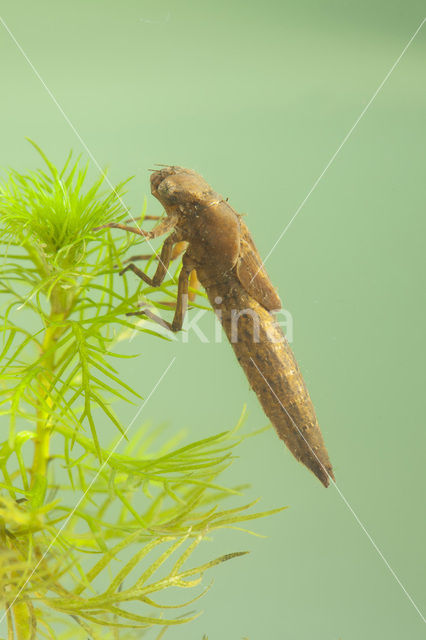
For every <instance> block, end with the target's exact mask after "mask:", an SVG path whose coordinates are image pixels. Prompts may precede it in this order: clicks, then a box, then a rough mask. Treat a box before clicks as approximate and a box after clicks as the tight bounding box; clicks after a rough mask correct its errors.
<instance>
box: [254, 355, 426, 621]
mask: <svg viewBox="0 0 426 640" xmlns="http://www.w3.org/2000/svg"><path fill="white" fill-rule="evenodd" d="M250 360H251V361H252V363H253V364H254V366H255V367H256V369H257V370H258V372H259V373H260V375H261V376H262V378H263V379H264V381H265V382H266V384H267V385H268V387H269V389H270V390H271V392H272V394H273V395H274V396H275V398H276V400H277V401H278V403H279V404H280V406H281V408H282V409H283V410H284V411H285V412H286V414H287V416H288V417H289V418H290V420H291V422H292V423H293V426H294V428H295V429H296V430H297V431H298V432H299V434H300V435H301V436H302V438H303V440H304V441H305V443H306V444H307V445H308V447H309V449H310V450H311V453H312V454H313V455H314V456H315V458H316V459H317V461H318V462H319V464H320V465H321V467H322V468H323V469H324V471H325V473H326V474H327V476H328V478H329V480H330V482H331V483H332V484H333V486H334V487H335V489H336V491H337V493H338V494H339V496H340V497H341V498H342V500H343V502H344V503H345V505H346V506H347V508H348V509H349V511H350V512H351V513H352V515H353V517H354V518H355V520H356V521H357V523H358V524H359V526H360V527H361V529H362V530H363V532H364V533H365V535H366V536H367V538H368V539H369V541H370V542H371V544H372V545H373V547H374V549H375V550H376V552H377V553H378V555H379V556H380V558H381V559H382V560H383V562H384V563H385V565H386V566H387V568H388V569H389V571H390V573H391V574H392V576H393V577H394V578H395V580H396V581H397V583H398V584H399V586H400V587H401V589H402V590H403V592H404V593H405V595H406V596H407V598H408V599H409V601H410V602H411V604H412V605H413V607H414V608H415V610H416V611H417V613H418V614H419V616H420V617H421V619H422V620H423V622H426V619H425V618H424V616H423V614H422V612H421V611H420V609H419V607H418V606H417V605H416V603H415V602H414V600H413V598H412V597H411V596H410V594H409V593H408V591H407V589H406V588H405V587H404V585H403V584H402V582H401V580H400V579H399V578H398V576H397V575H396V573H395V571H394V570H393V569H392V567H391V565H390V564H389V562H388V561H387V560H386V558H385V556H384V555H383V553H382V552H381V551H380V549H379V547H378V546H377V544H376V542H375V541H374V540H373V538H372V537H371V535H370V534H369V532H368V531H367V529H366V528H365V526H364V524H363V523H362V522H361V520H360V519H359V517H358V515H357V514H356V513H355V511H354V510H353V508H352V507H351V505H350V504H349V502H348V500H347V499H346V498H345V496H344V495H343V493H342V491H341V489H339V487H338V486H337V484H336V481H335V480H333V478H332V477H331V476H330V474H329V473H328V471H327V469H326V468H325V466H324V465H323V463H322V462H321V460H320V459H319V458H318V456H317V454H316V453H315V451H314V450H313V448H312V447H311V445H310V444H309V442H308V441H307V440H306V438H305V436H304V435H303V433H302V431H301V430H300V429H299V427H298V426H297V424H296V423H295V422H294V420H293V418H292V417H291V415H290V414H289V412H288V411H287V409H286V408H285V406H284V405H283V403H282V402H281V400H280V399H279V397H278V396H277V394H276V393H275V391H274V390H273V388H272V387H271V385H270V384H269V382H268V381H267V379H266V378H265V376H264V375H263V373H262V372H261V370H260V369H259V367H258V366H257V364H256V363H255V361H254V360H253V358H252V357H250Z"/></svg>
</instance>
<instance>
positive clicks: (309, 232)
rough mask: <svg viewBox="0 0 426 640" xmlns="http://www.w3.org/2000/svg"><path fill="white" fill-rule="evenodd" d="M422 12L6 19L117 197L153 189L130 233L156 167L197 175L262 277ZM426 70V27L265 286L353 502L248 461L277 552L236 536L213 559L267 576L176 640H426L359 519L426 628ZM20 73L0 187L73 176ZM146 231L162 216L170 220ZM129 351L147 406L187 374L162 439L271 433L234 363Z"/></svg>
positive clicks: (172, 348)
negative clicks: (57, 174) (20, 174)
mask: <svg viewBox="0 0 426 640" xmlns="http://www.w3.org/2000/svg"><path fill="white" fill-rule="evenodd" d="M422 4H423V3H421V2H415V1H413V0H411V1H409V2H392V1H391V2H389V1H386V2H385V1H384V0H373V1H372V0H369V1H368V2H367V1H365V0H363V1H358V2H356V3H354V2H352V3H350V2H347V1H340V2H338V1H337V0H336V1H334V2H332V1H324V2H318V1H308V0H301V1H299V2H288V1H284V2H274V1H272V0H264V1H263V2H255V1H245V2H225V1H224V0H215V1H214V2H192V1H191V2H185V1H180V2H175V3H172V2H170V0H163V2H161V3H160V2H153V1H152V2H151V1H149V2H145V1H142V2H136V1H135V2H131V1H130V0H125V1H123V2H105V1H103V2H101V1H95V0H91V1H87V0H86V1H83V0H78V1H76V0H74V1H73V2H72V3H71V2H66V3H65V2H40V1H39V2H30V1H28V0H27V1H25V2H19V1H14V2H11V1H10V0H8V1H5V2H3V3H2V10H1V13H2V17H3V19H4V20H5V22H6V23H7V25H8V26H9V28H10V29H11V30H12V32H13V34H14V36H15V37H16V39H17V40H18V42H19V43H20V45H21V46H22V47H23V49H24V50H25V52H26V54H27V56H28V57H29V59H30V60H31V62H32V63H33V65H34V66H35V67H36V69H37V70H38V71H39V73H40V74H41V76H42V77H43V79H44V81H45V82H46V84H47V86H48V87H49V89H50V90H51V91H52V93H53V94H54V96H55V97H56V99H57V100H58V102H59V103H60V104H61V105H62V108H63V109H64V111H65V113H66V114H67V116H68V117H69V119H70V120H71V121H72V123H73V124H74V126H75V128H76V129H77V130H78V132H79V134H80V135H81V137H82V139H83V140H84V141H85V143H86V144H87V146H88V148H89V149H90V150H91V152H92V153H93V155H94V156H95V158H96V159H97V161H98V162H99V163H100V164H101V165H102V166H105V165H109V167H110V176H111V179H112V180H113V181H118V180H119V179H122V178H124V177H127V176H128V175H129V174H134V175H135V180H134V181H133V183H132V185H131V187H130V192H129V196H128V200H127V201H128V203H129V204H130V205H131V206H132V211H133V212H135V213H137V212H138V210H139V208H140V205H141V202H142V199H143V196H144V195H145V194H148V192H149V188H148V169H149V168H150V167H153V164H154V163H175V164H181V165H183V166H188V167H191V168H194V169H196V170H198V171H199V172H200V173H202V174H203V175H204V176H205V178H206V179H207V180H208V181H209V182H210V183H211V184H213V186H214V187H216V189H217V190H218V191H220V192H221V193H223V194H224V195H225V196H229V198H230V202H231V204H232V205H233V206H234V207H235V208H236V209H237V210H238V211H240V212H245V213H247V218H246V221H247V223H248V225H249V227H250V229H251V230H252V232H253V236H254V238H255V240H256V243H257V245H258V248H259V250H260V253H261V254H262V255H266V254H267V253H268V251H269V250H270V249H271V247H272V245H273V244H274V242H275V241H276V239H277V237H278V235H279V234H280V233H281V231H282V230H283V229H284V227H285V226H286V224H287V223H288V222H289V220H290V219H291V217H292V216H293V215H294V213H295V211H296V210H297V208H298V207H299V205H300V203H301V202H302V201H303V199H304V198H305V196H306V195H307V194H308V192H309V190H310V189H311V187H312V185H313V184H314V183H315V181H316V180H317V178H318V177H319V175H320V174H321V172H322V171H323V169H324V167H325V166H326V164H327V163H328V161H329V160H330V158H331V157H332V155H333V154H334V152H335V151H336V150H337V149H338V147H339V145H340V144H341V142H342V141H343V139H344V137H345V135H346V134H347V132H348V131H349V130H350V128H351V127H352V125H353V124H354V122H355V121H356V119H357V118H358V116H359V115H360V113H361V112H362V110H363V108H364V107H365V105H366V104H367V103H368V101H369V99H370V98H371V96H372V95H373V93H374V92H375V91H376V89H377V88H378V86H379V85H380V83H381V82H382V80H383V79H384V77H385V75H386V74H387V72H388V71H389V69H390V68H391V66H392V64H393V63H394V62H395V60H396V59H397V58H398V56H399V55H400V53H401V52H402V50H403V48H404V46H405V45H406V44H407V42H408V41H409V39H410V37H411V36H412V35H413V33H414V32H415V30H416V29H417V27H418V26H419V25H420V23H421V20H422V18H423V15H422V9H424V6H423V7H422ZM425 50H426V25H424V26H423V28H422V29H421V31H420V32H419V34H418V35H417V37H416V38H415V40H414V41H413V43H412V44H411V46H410V47H409V49H408V50H407V52H406V54H405V55H404V57H403V58H402V60H401V61H400V63H399V64H398V66H397V67H396V69H395V70H394V72H393V73H392V75H391V76H390V78H389V79H388V81H387V82H386V84H385V85H384V87H383V89H382V90H381V91H380V93H379V94H378V96H377V98H376V99H375V100H374V102H373V103H372V105H371V107H370V108H369V110H368V111H367V113H366V114H365V116H364V117H363V119H362V120H361V122H360V123H359V125H358V126H357V128H356V129H355V130H354V132H353V134H352V135H351V137H350V138H349V140H348V141H347V143H346V144H345V145H344V146H343V148H342V149H341V151H340V152H339V154H338V155H337V157H336V159H335V161H334V163H333V164H332V166H331V167H330V168H329V169H328V171H327V172H326V173H325V175H324V177H323V178H322V180H321V181H320V183H319V185H318V186H317V188H316V189H315V191H314V192H313V193H312V195H311V196H310V197H309V199H308V200H307V202H306V204H305V205H304V206H303V208H302V209H301V211H300V213H299V215H298V216H297V218H296V219H295V220H294V222H293V224H292V225H291V227H290V228H289V230H288V232H287V233H286V234H285V236H284V237H283V239H282V240H281V242H280V243H279V244H278V246H277V247H276V249H275V250H274V252H273V253H272V255H271V257H270V259H269V260H268V265H267V266H268V271H269V274H270V276H271V279H272V280H273V282H274V283H275V284H276V285H277V286H278V289H279V292H280V294H281V297H282V299H283V301H284V304H285V306H286V308H287V309H289V310H290V311H291V313H292V315H293V318H294V343H293V346H294V350H295V353H296V356H297V358H298V361H299V363H300V366H301V368H302V371H303V373H304V376H305V379H306V382H307V384H308V387H309V389H310V391H311V395H312V398H313V400H314V403H315V406H316V408H317V413H318V416H319V420H320V424H321V426H322V430H323V433H324V437H325V440H326V443H327V447H328V450H329V453H330V457H331V459H332V462H333V464H334V468H335V473H336V480H337V483H338V487H339V490H340V492H342V494H343V495H344V498H345V499H343V498H342V497H341V495H340V493H339V491H337V490H336V489H335V488H334V487H331V488H329V489H328V490H327V491H326V490H325V489H324V488H323V487H322V486H321V485H320V483H319V482H318V481H317V480H316V479H315V478H314V477H313V476H312V475H311V474H310V473H309V472H308V471H307V470H306V469H304V468H303V467H302V466H300V465H298V464H297V463H296V462H295V461H294V459H293V458H292V457H291V455H290V454H289V453H288V452H287V451H286V449H285V447H284V446H283V445H282V443H281V442H280V441H279V440H278V438H277V437H276V435H275V434H274V432H273V431H272V430H268V431H266V432H265V433H263V434H262V435H261V436H259V437H257V438H253V439H249V440H248V441H247V442H246V443H245V444H244V445H242V447H241V449H240V451H239V454H240V457H239V459H238V460H237V461H236V463H235V464H234V466H233V469H232V471H231V472H230V473H229V476H228V480H229V482H231V483H241V482H245V481H250V482H251V483H252V489H251V490H250V492H249V495H250V496H251V495H253V496H254V497H255V496H259V495H260V496H262V501H261V508H272V507H275V506H279V505H284V504H285V505H289V506H290V508H289V509H288V510H286V511H284V512H282V513H280V514H279V515H277V516H274V517H273V518H270V519H268V520H265V521H261V522H259V523H256V524H255V525H254V529H255V530H256V531H257V532H258V533H262V534H264V535H266V536H267V537H266V538H254V537H251V536H248V535H246V534H243V533H235V532H226V533H223V534H217V536H216V537H215V539H214V540H212V541H211V542H210V543H207V544H206V548H205V551H204V552H205V553H206V554H207V555H208V557H213V556H214V555H217V554H218V553H222V552H226V551H230V550H237V549H250V550H251V552H252V553H251V554H250V555H249V556H246V557H244V558H243V559H240V560H235V561H234V562H233V563H229V564H226V565H223V566H222V567H219V568H217V570H216V571H215V572H214V584H213V587H212V589H211V590H210V592H209V593H208V594H207V595H206V596H205V598H204V599H203V600H202V602H201V604H199V608H203V609H204V614H203V615H202V616H201V617H200V618H198V619H197V620H196V621H195V622H193V623H192V624H191V626H190V627H181V628H177V629H172V630H170V631H169V632H168V633H167V634H166V637H169V636H170V638H173V637H174V638H176V639H182V640H183V639H187V638H191V639H192V638H194V639H197V640H201V637H202V634H203V633H207V634H208V636H209V640H215V639H220V640H234V639H235V640H240V639H241V638H242V637H243V636H247V637H248V638H250V640H260V639H262V640H263V639H272V638H273V639H281V638H282V639H286V640H287V639H289V640H312V639H313V638H315V640H339V639H341V640H358V639H359V638H363V639H366V640H373V639H374V640H379V639H382V638H386V640H400V639H401V638H407V639H410V640H417V639H419V638H423V637H424V636H423V633H424V628H423V623H422V620H421V618H420V616H419V614H418V613H417V612H416V610H415V608H414V606H413V605H412V603H411V602H410V601H409V599H408V598H407V596H406V595H405V594H404V591H403V590H402V588H401V586H400V585H399V584H398V583H397V581H396V580H395V578H394V577H393V576H392V575H391V573H390V572H389V569H388V568H387V567H386V565H385V563H384V561H383V560H382V559H381V558H380V556H379V554H378V552H377V551H376V550H375V549H374V548H373V546H372V544H371V541H370V540H369V539H368V536H367V534H366V533H365V531H363V529H362V528H361V526H360V524H359V523H358V522H357V520H356V519H355V517H354V515H353V513H352V509H353V510H354V511H355V513H356V514H357V515H358V517H359V519H360V520H361V522H362V523H363V525H364V526H365V528H366V529H367V530H368V532H369V534H370V535H371V536H372V538H373V539H374V541H375V542H376V544H377V546H378V547H379V549H380V551H381V552H382V553H383V555H384V556H385V557H386V559H387V560H388V561H389V563H390V565H391V566H392V567H393V569H394V571H395V573H396V574H397V575H398V577H399V579H400V580H401V582H402V583H403V585H404V586H405V588H406V589H407V591H408V592H409V593H410V595H411V596H412V598H413V599H414V601H415V602H416V604H417V605H418V606H421V604H422V599H423V597H424V590H423V592H422V584H424V581H423V583H422V577H423V578H424V565H423V568H422V557H423V559H424V554H423V550H424V549H423V545H424V534H425V530H424V510H423V500H422V498H424V493H423V490H422V480H424V477H423V476H422V466H423V465H424V440H423V443H422V441H421V438H422V426H423V422H424V395H425V392H424V388H425V376H424V358H425V337H424V325H425V311H426V309H425V302H424V242H425V230H426V229H425V223H424V218H425V213H424V195H425V169H424V156H425V142H426V140H425V126H424V125H425V113H426V92H425ZM0 60H1V83H0V90H1V101H0V112H1V119H0V123H1V125H0V126H1V146H0V165H2V166H13V167H15V168H16V169H19V170H25V169H27V168H35V167H36V166H37V165H38V159H37V158H36V156H35V154H34V152H33V150H32V149H31V148H30V145H28V143H27V142H26V141H25V139H24V137H25V136H30V137H31V138H33V139H34V140H36V141H37V142H38V143H39V144H40V145H41V146H42V147H43V148H44V149H45V151H46V152H47V153H48V155H49V156H50V157H51V158H52V159H53V160H54V161H55V162H62V160H63V158H64V157H65V154H66V152H67V150H68V149H69V147H73V148H74V149H75V150H76V151H84V149H83V147H82V144H81V143H80V141H79V140H78V138H77V137H76V135H75V133H74V132H73V131H72V129H71V128H70V126H69V124H68V123H67V122H66V120H65V118H64V116H63V115H62V114H61V113H60V111H59V110H58V108H57V106H55V104H54V102H53V101H52V99H51V97H49V95H48V93H47V92H46V90H45V89H44V88H43V86H42V84H41V82H40V80H39V79H38V78H37V77H36V76H35V74H34V72H33V71H32V69H31V68H30V66H29V64H28V62H27V61H26V60H25V59H24V57H23V55H22V53H21V52H20V51H19V50H18V48H17V46H16V44H15V43H14V42H13V41H12V39H11V38H10V36H9V35H8V34H7V32H6V31H5V29H4V28H0ZM149 212H150V213H160V208H159V205H158V203H157V202H155V201H154V200H153V199H152V198H151V197H150V196H149ZM211 322H212V320H211V317H209V316H207V317H206V318H205V321H204V323H203V326H205V327H206V332H207V333H208V332H209V331H210V334H211V335H212V333H213V331H212V328H211ZM125 348H127V349H128V351H131V350H135V351H137V352H142V356H141V358H139V359H138V360H137V361H136V363H133V364H131V365H127V366H128V367H129V369H128V370H127V371H125V372H123V375H126V376H127V379H130V380H131V381H135V380H136V381H138V384H140V388H139V391H140V392H141V393H142V394H143V395H144V396H147V395H148V394H149V392H150V391H151V389H152V387H153V385H154V383H155V382H156V381H157V379H158V378H159V377H160V375H161V373H162V372H163V370H164V369H165V368H166V366H167V365H168V364H169V362H170V360H171V358H172V357H173V356H176V361H175V363H174V365H173V367H172V368H171V370H170V372H169V373H168V374H167V377H166V379H165V380H164V382H163V383H162V385H160V387H159V388H158V390H157V391H156V392H155V394H154V395H153V397H152V398H151V399H150V400H149V403H148V404H147V405H146V407H145V408H144V412H143V414H144V415H143V416H141V417H143V418H144V419H152V420H153V421H154V422H159V421H166V422H168V423H170V429H171V430H174V429H179V428H181V427H186V428H187V429H188V432H189V434H190V436H191V437H192V438H197V437H203V436H207V435H209V434H212V433H215V432H218V431H222V430H223V429H226V428H230V427H232V426H233V425H234V424H235V423H236V421H237V419H238V417H239V414H240V412H241V409H242V407H243V405H244V403H246V404H247V407H248V418H247V422H246V429H247V431H248V432H250V431H254V430H255V429H256V428H258V427H260V426H263V425H264V424H266V419H265V417H264V415H263V414H262V411H261V410H260V408H259V405H258V403H257V400H256V398H255V396H254V394H253V393H251V392H250V391H249V388H248V384H247V382H246V380H245V378H244V376H243V373H242V371H241V370H240V369H239V367H238V365H237V363H236V361H235V360H234V357H233V353H232V351H231V348H230V347H229V345H228V344H227V343H226V342H225V341H223V343H222V344H214V343H209V344H203V343H201V342H200V341H198V340H197V339H196V338H195V337H194V336H192V335H191V336H190V337H189V342H188V343H187V344H184V343H182V341H181V340H179V341H176V342H172V343H165V342H162V341H158V340H155V339H154V338H152V339H150V338H149V337H138V338H136V339H135V340H134V341H133V342H132V343H131V344H129V345H127V346H126V347H125ZM130 367H133V369H132V370H131V369H130ZM166 398H167V400H166ZM128 418H129V419H130V418H131V412H130V411H129V416H128ZM125 420H126V416H124V417H123V421H124V422H125ZM108 439H109V436H108ZM346 501H347V502H346ZM349 505H350V506H349ZM422 543H423V544H422ZM150 637H151V636H150ZM152 637H153V636H152Z"/></svg>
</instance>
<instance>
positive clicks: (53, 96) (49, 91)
mask: <svg viewBox="0 0 426 640" xmlns="http://www.w3.org/2000/svg"><path fill="white" fill-rule="evenodd" d="M0 22H1V24H2V25H3V27H4V28H5V30H6V31H7V33H8V34H9V36H10V37H11V39H12V40H13V42H14V43H15V44H16V46H17V48H18V49H19V51H20V52H21V54H22V55H23V57H24V58H25V60H26V61H27V63H28V64H29V66H30V67H31V69H32V70H33V72H34V74H35V75H36V76H37V78H38V79H39V80H40V82H41V84H42V85H43V87H44V89H45V90H46V92H47V93H48V95H49V97H50V98H51V99H52V101H53V102H54V103H55V105H56V107H57V108H58V110H59V111H60V113H61V115H62V117H63V118H64V120H65V121H66V122H67V124H68V125H69V126H70V128H71V129H72V131H73V132H74V134H75V135H76V136H77V138H78V140H79V142H80V143H81V145H82V146H83V147H84V149H85V150H86V153H87V155H88V156H89V157H90V159H91V160H92V162H93V163H94V165H95V166H96V168H97V169H98V170H99V173H100V174H101V175H102V176H103V178H104V180H105V182H106V183H107V185H108V186H109V187H110V189H111V190H112V192H113V193H114V194H115V196H116V197H117V199H118V201H119V202H120V204H121V205H122V207H123V208H124V209H125V211H126V213H127V214H128V215H129V216H130V218H131V219H132V220H133V222H134V224H135V225H136V227H137V228H138V229H139V231H141V228H140V226H139V225H138V223H137V220H136V219H135V218H134V217H133V215H132V213H131V211H130V210H129V208H128V207H127V205H126V204H125V203H124V201H123V199H122V198H121V196H120V195H119V194H118V193H117V191H116V190H115V187H114V185H113V184H112V183H111V181H110V179H109V178H108V176H107V174H106V173H105V171H104V170H103V169H102V167H101V165H100V164H99V162H98V161H97V160H96V158H95V156H94V155H93V153H92V152H91V151H90V149H89V147H88V146H87V144H86V143H85V141H84V140H83V138H82V137H81V135H80V133H79V132H78V130H77V129H76V127H75V126H74V124H73V122H72V121H71V119H70V118H69V117H68V115H67V114H66V113H65V111H64V109H63V108H62V106H61V104H60V103H59V102H58V100H57V99H56V97H55V95H54V94H53V92H52V91H51V90H50V89H49V87H48V85H47V84H46V82H45V81H44V79H43V78H42V76H41V74H40V73H39V71H38V70H37V69H36V67H35V66H34V64H33V63H32V62H31V60H30V58H29V57H28V56H27V54H26V52H25V51H24V49H23V47H22V46H21V45H20V43H19V42H18V40H17V39H16V38H15V36H14V35H13V33H12V31H11V30H10V29H9V27H8V25H7V24H6V22H5V21H4V20H3V18H2V17H1V16H0ZM145 240H146V242H147V243H148V244H149V247H150V249H151V250H152V252H153V253H154V254H155V255H156V256H158V259H159V261H160V262H161V263H162V264H163V266H164V267H165V265H164V263H163V262H162V260H161V258H160V256H159V254H158V252H157V251H156V250H155V249H154V247H153V246H152V244H151V242H150V241H149V239H148V238H146V237H145ZM165 269H166V272H167V275H168V276H169V277H170V279H173V276H172V275H171V273H170V271H169V270H168V269H167V267H165Z"/></svg>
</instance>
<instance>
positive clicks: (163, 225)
mask: <svg viewBox="0 0 426 640" xmlns="http://www.w3.org/2000/svg"><path fill="white" fill-rule="evenodd" d="M175 222H176V219H175V218H173V217H172V216H167V217H166V218H165V219H164V220H163V221H162V222H160V224H157V226H156V227H154V228H153V229H152V231H144V230H143V229H140V228H139V227H129V226H128V225H126V224H121V223H120V222H110V223H108V224H103V225H101V226H100V227H95V228H94V229H93V231H100V230H101V229H122V230H123V231H129V232H130V233H136V234H137V235H139V236H143V237H144V238H147V239H148V240H149V239H152V238H158V237H159V236H162V235H164V234H165V233H167V232H168V231H171V229H173V227H174V226H175Z"/></svg>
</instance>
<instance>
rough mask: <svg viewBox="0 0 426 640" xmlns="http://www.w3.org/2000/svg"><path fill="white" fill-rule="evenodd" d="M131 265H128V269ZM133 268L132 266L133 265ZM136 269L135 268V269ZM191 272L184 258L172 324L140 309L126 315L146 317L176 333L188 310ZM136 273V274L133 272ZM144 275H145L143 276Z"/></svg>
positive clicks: (191, 267) (147, 310)
mask: <svg viewBox="0 0 426 640" xmlns="http://www.w3.org/2000/svg"><path fill="white" fill-rule="evenodd" d="M130 266H131V265H129V267H130ZM133 266H134V265H133ZM135 269H137V267H135ZM191 271H193V266H192V265H191V264H189V261H188V260H185V256H184V257H183V260H182V270H181V272H180V274H179V281H178V294H177V302H176V310H175V315H174V318H173V321H172V322H167V321H166V320H163V318H160V316H157V314H155V313H153V312H152V311H151V310H150V309H141V311H131V312H130V313H127V314H126V315H128V316H146V317H147V318H149V319H150V320H153V321H154V322H156V323H157V324H159V325H161V326H162V327H166V328H167V329H169V330H170V331H173V332H174V333H176V332H177V331H180V330H181V329H182V325H183V320H184V318H185V313H186V310H187V308H188V282H189V276H190V273H191ZM135 273H136V272H135ZM144 275H145V274H144Z"/></svg>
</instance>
